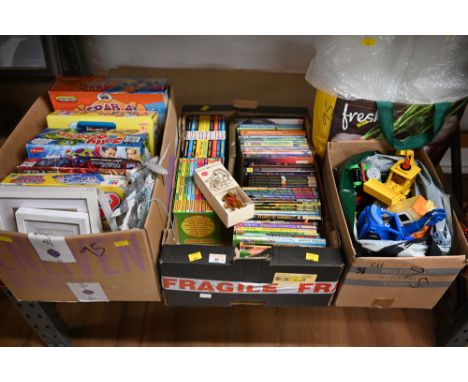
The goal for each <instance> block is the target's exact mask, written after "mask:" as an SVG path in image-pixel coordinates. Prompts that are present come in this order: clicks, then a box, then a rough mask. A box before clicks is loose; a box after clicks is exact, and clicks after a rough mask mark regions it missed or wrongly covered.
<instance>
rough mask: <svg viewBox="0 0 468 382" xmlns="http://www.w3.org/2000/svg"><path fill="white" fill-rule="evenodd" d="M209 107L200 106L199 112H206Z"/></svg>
mask: <svg viewBox="0 0 468 382" xmlns="http://www.w3.org/2000/svg"><path fill="white" fill-rule="evenodd" d="M209 108H210V107H209V106H208V105H205V106H202V107H201V108H200V110H201V111H207V110H208V109H209Z"/></svg>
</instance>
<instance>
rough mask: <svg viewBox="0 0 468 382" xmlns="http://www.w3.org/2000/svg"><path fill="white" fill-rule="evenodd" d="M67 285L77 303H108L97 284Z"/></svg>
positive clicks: (99, 285)
mask: <svg viewBox="0 0 468 382" xmlns="http://www.w3.org/2000/svg"><path fill="white" fill-rule="evenodd" d="M67 285H68V287H69V288H70V290H71V291H72V292H73V294H74V295H75V297H76V299H77V300H78V301H81V302H93V301H94V302H97V301H109V299H108V298H107V296H106V294H105V293H104V290H103V289H102V287H101V284H99V283H67Z"/></svg>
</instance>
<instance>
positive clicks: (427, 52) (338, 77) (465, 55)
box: [306, 36, 468, 104]
mask: <svg viewBox="0 0 468 382" xmlns="http://www.w3.org/2000/svg"><path fill="white" fill-rule="evenodd" d="M306 80H307V81H308V82H309V83H310V84H311V85H313V86H314V87H315V88H317V89H320V90H323V91H326V92H328V93H330V94H332V95H335V96H338V97H340V98H344V99H347V100H355V99H367V100H371V101H391V102H397V103H406V104H432V103H437V102H455V101H457V100H460V99H462V98H464V97H466V96H468V36H375V37H374V36H373V37H370V36H369V37H362V36H330V37H321V38H318V39H317V43H316V56H315V57H314V58H313V59H312V61H311V64H310V66H309V69H308V71H307V73H306Z"/></svg>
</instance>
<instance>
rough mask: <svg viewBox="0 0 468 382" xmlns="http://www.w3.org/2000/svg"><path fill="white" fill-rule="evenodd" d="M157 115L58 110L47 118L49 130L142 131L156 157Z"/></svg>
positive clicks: (128, 112)
mask: <svg viewBox="0 0 468 382" xmlns="http://www.w3.org/2000/svg"><path fill="white" fill-rule="evenodd" d="M157 122H158V113H157V112H154V111H120V110H114V111H110V112H93V111H65V110H59V111H54V112H53V113H50V114H49V115H48V116H47V126H48V127H49V129H75V130H79V129H90V128H95V129H96V130H99V129H106V130H110V129H117V130H127V131H128V130H133V131H135V130H144V131H146V132H147V133H148V149H149V151H150V153H151V156H155V155H156V144H155V137H156V129H157Z"/></svg>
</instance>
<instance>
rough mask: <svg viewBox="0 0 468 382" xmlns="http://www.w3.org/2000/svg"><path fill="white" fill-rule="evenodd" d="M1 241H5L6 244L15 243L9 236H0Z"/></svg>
mask: <svg viewBox="0 0 468 382" xmlns="http://www.w3.org/2000/svg"><path fill="white" fill-rule="evenodd" d="M0 241H3V242H4V243H13V239H12V238H11V237H8V236H0Z"/></svg>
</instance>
